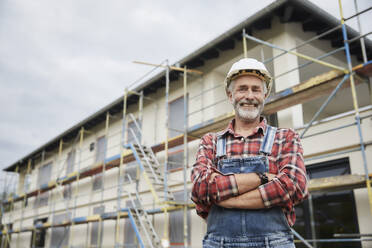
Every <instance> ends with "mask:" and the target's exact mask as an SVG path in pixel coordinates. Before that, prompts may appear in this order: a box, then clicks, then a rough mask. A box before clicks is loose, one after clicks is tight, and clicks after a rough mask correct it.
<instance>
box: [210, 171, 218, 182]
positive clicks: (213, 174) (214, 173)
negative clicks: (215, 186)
mask: <svg viewBox="0 0 372 248" xmlns="http://www.w3.org/2000/svg"><path fill="white" fill-rule="evenodd" d="M218 175H219V174H218V173H216V172H213V173H212V175H211V177H210V178H209V183H212V182H213V180H214V178H215V177H216V176H218Z"/></svg>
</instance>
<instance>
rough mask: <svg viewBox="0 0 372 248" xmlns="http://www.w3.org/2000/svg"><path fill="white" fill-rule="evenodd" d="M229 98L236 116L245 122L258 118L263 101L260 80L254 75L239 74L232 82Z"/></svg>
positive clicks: (263, 94) (262, 89)
mask: <svg viewBox="0 0 372 248" xmlns="http://www.w3.org/2000/svg"><path fill="white" fill-rule="evenodd" d="M233 84H234V85H232V86H233V87H232V91H231V92H229V93H228V94H229V99H230V102H231V103H232V105H233V106H234V109H235V113H236V115H237V117H239V118H240V119H241V120H243V121H245V122H254V121H256V120H257V119H259V117H260V115H261V113H262V110H263V107H264V101H265V93H264V88H263V83H262V80H261V79H259V78H258V77H255V76H250V75H244V76H240V77H238V78H237V79H235V80H234V82H233Z"/></svg>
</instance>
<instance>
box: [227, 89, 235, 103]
mask: <svg viewBox="0 0 372 248" xmlns="http://www.w3.org/2000/svg"><path fill="white" fill-rule="evenodd" d="M226 93H227V97H228V98H229V101H230V103H231V104H232V103H233V96H232V93H231V91H227V92H226Z"/></svg>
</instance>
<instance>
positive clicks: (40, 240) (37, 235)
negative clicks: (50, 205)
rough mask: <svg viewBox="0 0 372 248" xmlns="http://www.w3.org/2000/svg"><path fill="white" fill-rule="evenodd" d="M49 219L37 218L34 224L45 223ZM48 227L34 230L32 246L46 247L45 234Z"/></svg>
mask: <svg viewBox="0 0 372 248" xmlns="http://www.w3.org/2000/svg"><path fill="white" fill-rule="evenodd" d="M47 221H48V218H41V219H36V220H35V221H34V225H38V224H43V223H45V222H47ZM46 232H47V229H35V230H33V231H32V235H31V244H30V247H38V248H43V247H45V236H46Z"/></svg>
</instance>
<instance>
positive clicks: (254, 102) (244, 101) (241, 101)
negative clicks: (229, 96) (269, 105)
mask: <svg viewBox="0 0 372 248" xmlns="http://www.w3.org/2000/svg"><path fill="white" fill-rule="evenodd" d="M244 103H246V104H260V103H259V102H258V101H257V100H252V101H249V100H246V99H242V100H240V101H239V102H237V104H244Z"/></svg>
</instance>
